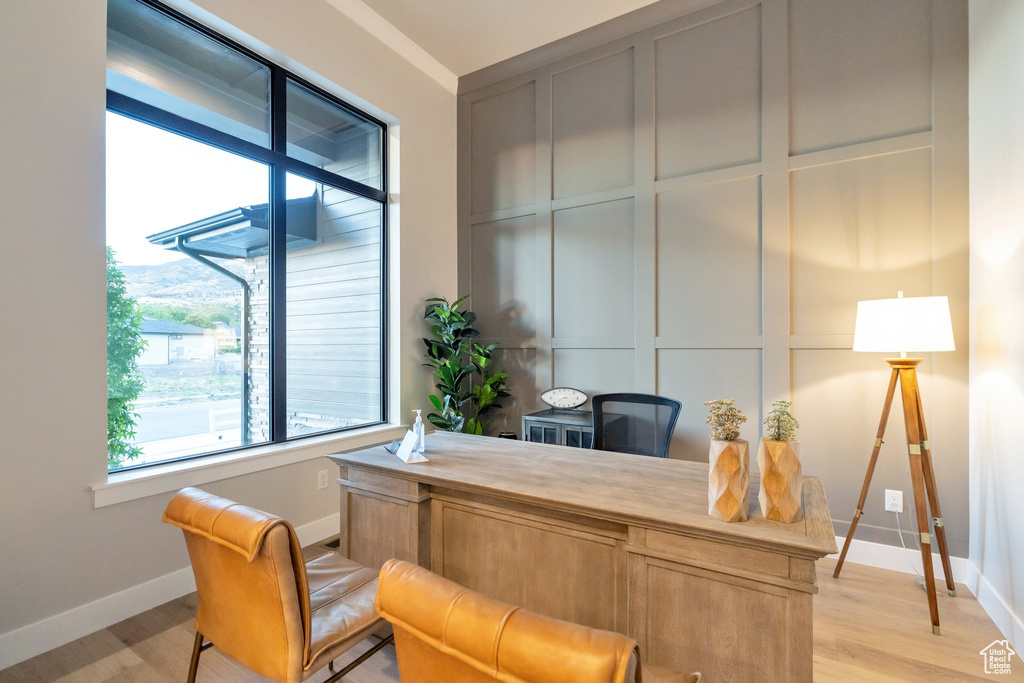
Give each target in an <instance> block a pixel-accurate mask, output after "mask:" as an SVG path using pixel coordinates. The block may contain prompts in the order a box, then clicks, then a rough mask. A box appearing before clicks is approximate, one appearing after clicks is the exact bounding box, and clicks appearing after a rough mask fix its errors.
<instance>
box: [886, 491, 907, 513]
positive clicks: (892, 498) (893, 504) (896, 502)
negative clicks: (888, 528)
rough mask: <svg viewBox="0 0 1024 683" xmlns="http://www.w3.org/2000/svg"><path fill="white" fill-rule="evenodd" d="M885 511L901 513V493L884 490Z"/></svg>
mask: <svg viewBox="0 0 1024 683" xmlns="http://www.w3.org/2000/svg"><path fill="white" fill-rule="evenodd" d="M885 511H886V512H903V491H893V490H892V489H886V490H885Z"/></svg>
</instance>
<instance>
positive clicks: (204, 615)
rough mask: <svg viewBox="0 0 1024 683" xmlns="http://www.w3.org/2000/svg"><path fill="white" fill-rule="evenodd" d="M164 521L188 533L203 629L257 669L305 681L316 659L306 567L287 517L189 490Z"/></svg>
mask: <svg viewBox="0 0 1024 683" xmlns="http://www.w3.org/2000/svg"><path fill="white" fill-rule="evenodd" d="M163 521H164V522H167V523H168V524H173V525H174V526H177V527H180V528H181V529H182V531H184V532H185V544H186V545H187V547H188V553H189V557H190V558H191V560H192V571H193V573H194V574H195V578H196V592H197V594H198V600H199V605H198V610H197V613H196V630H197V631H198V632H200V633H202V634H203V635H204V636H205V637H206V638H207V639H209V640H210V641H211V642H213V643H214V644H215V645H216V646H217V647H218V648H219V649H221V650H222V651H224V652H225V653H226V654H228V655H230V656H231V657H233V658H234V659H236V660H238V661H239V662H241V663H242V664H244V665H246V666H247V667H249V668H250V669H252V670H253V671H256V672H257V673H259V674H261V675H263V676H266V677H268V678H272V679H275V680H281V681H284V680H301V672H302V669H303V664H304V663H305V662H306V660H307V659H308V657H309V652H308V650H309V642H310V612H309V589H308V586H307V583H306V570H305V564H304V563H303V561H302V550H301V548H300V546H299V542H298V537H297V536H296V535H295V530H294V529H293V528H292V526H291V525H290V524H288V522H286V521H284V520H283V519H281V518H280V517H275V516H273V515H269V514H267V513H265V512H261V511H259V510H256V509H254V508H251V507H247V506H245V505H239V504H238V503H234V502H232V501H230V500H226V499H224V498H219V497H217V496H214V495H211V494H209V493H206V492H204V491H200V490H199V489H194V488H186V489H182V490H181V491H179V492H178V493H177V494H176V495H175V496H174V497H173V498H172V499H171V501H170V503H168V505H167V509H166V510H165V511H164V515H163Z"/></svg>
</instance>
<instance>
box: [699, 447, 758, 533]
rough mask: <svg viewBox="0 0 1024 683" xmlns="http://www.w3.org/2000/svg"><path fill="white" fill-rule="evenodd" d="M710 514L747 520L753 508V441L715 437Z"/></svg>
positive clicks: (712, 457) (710, 458)
mask: <svg viewBox="0 0 1024 683" xmlns="http://www.w3.org/2000/svg"><path fill="white" fill-rule="evenodd" d="M708 463H709V465H710V468H709V472H708V514H709V515H711V516H712V517H715V518H717V519H721V520H724V521H726V522H745V521H747V516H748V512H749V510H750V444H748V443H747V442H746V441H744V440H743V439H736V440H734V441H714V440H712V441H711V452H710V453H709V454H708Z"/></svg>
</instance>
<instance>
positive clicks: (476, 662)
mask: <svg viewBox="0 0 1024 683" xmlns="http://www.w3.org/2000/svg"><path fill="white" fill-rule="evenodd" d="M377 612H379V613H380V615H381V616H382V617H384V618H385V619H387V620H388V621H389V622H391V624H392V626H393V627H394V631H395V648H396V650H397V653H398V670H399V674H400V676H401V678H402V682H403V683H420V682H424V681H466V682H467V683H473V682H475V681H493V680H499V681H507V682H508V683H519V682H529V683H562V682H563V681H574V682H577V683H625V682H627V681H628V682H629V683H632V682H633V681H638V680H639V664H638V661H639V660H638V658H637V654H636V641H635V640H633V639H632V638H628V637H626V636H624V635H621V634H619V633H612V632H610V631H599V630H596V629H592V628H587V627H585V626H580V625H578V624H571V623H569V622H565V621H559V620H557V619H551V618H549V617H544V616H541V615H538V614H534V613H532V612H529V611H527V610H524V609H520V608H518V607H514V606H512V605H508V604H505V603H502V602H498V601H496V600H491V599H490V598H487V597H485V596H483V595H480V594H479V593H475V592H473V591H470V590H467V589H465V588H463V587H462V586H459V585H458V584H456V583H452V582H451V581H448V580H447V579H444V578H442V577H440V576H438V575H436V574H433V573H431V572H429V571H427V570H426V569H423V568H422V567H418V566H416V565H414V564H410V563H408V562H401V561H399V560H389V561H388V562H387V563H386V564H385V565H384V566H383V567H382V568H381V570H380V578H379V580H378V584H377Z"/></svg>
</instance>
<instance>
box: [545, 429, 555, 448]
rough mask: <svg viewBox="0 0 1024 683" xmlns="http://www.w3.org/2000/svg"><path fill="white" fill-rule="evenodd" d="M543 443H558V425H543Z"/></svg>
mask: <svg viewBox="0 0 1024 683" xmlns="http://www.w3.org/2000/svg"><path fill="white" fill-rule="evenodd" d="M544 443H551V444H555V445H558V425H552V426H547V425H545V426H544Z"/></svg>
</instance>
